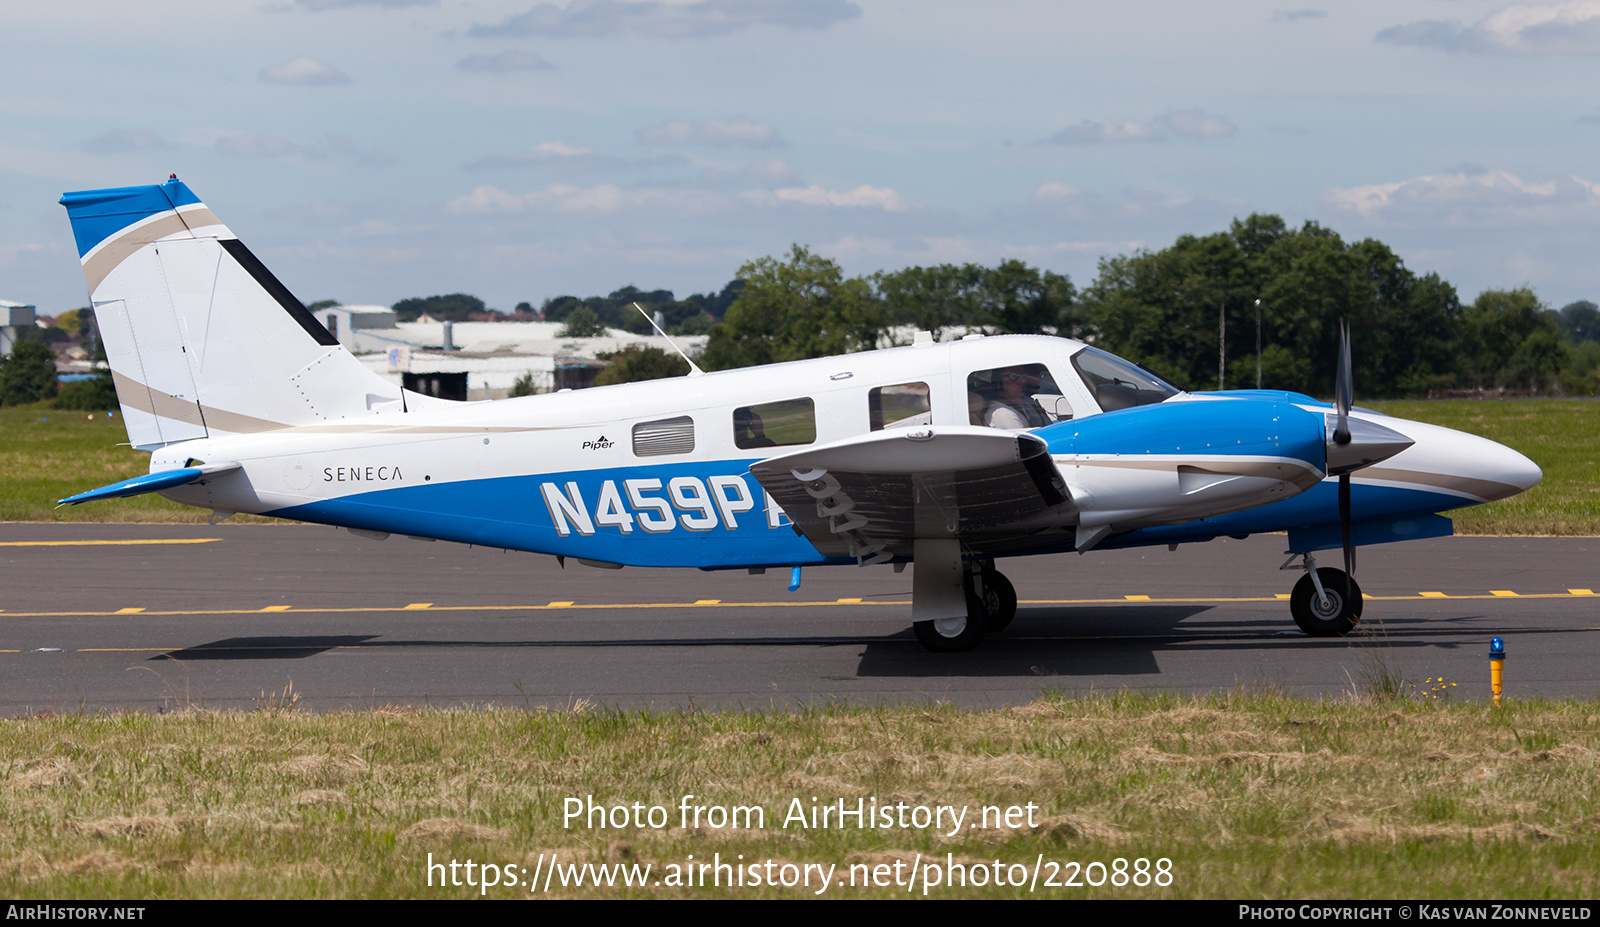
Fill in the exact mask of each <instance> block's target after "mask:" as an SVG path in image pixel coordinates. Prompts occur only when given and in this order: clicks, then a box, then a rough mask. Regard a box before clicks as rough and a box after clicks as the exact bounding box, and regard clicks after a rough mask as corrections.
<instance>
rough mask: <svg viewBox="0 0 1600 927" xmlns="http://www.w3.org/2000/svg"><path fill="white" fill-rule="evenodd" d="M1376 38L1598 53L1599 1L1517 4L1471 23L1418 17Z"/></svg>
mask: <svg viewBox="0 0 1600 927" xmlns="http://www.w3.org/2000/svg"><path fill="white" fill-rule="evenodd" d="M1375 39H1376V41H1379V42H1387V43H1389V44H1392V45H1416V46H1421V47H1424V48H1441V49H1444V50H1445V51H1451V52H1468V53H1472V54H1480V55H1600V0H1576V2H1571V3H1546V4H1525V3H1519V4H1516V5H1514V6H1508V7H1504V8H1502V9H1499V10H1496V11H1495V12H1493V13H1490V14H1489V15H1488V16H1485V17H1484V18H1482V19H1480V20H1478V21H1477V22H1475V23H1473V24H1472V25H1470V26H1466V25H1463V24H1462V23H1460V22H1458V21H1455V20H1441V19H1422V20H1417V21H1415V22H1409V23H1405V24H1403V25H1399V26H1391V27H1390V28H1388V29H1385V30H1383V31H1382V32H1379V33H1378V34H1377V36H1376V37H1375Z"/></svg>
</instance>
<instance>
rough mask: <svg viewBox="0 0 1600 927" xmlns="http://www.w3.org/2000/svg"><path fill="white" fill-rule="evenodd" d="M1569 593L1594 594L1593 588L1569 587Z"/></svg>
mask: <svg viewBox="0 0 1600 927" xmlns="http://www.w3.org/2000/svg"><path fill="white" fill-rule="evenodd" d="M1567 593H1568V594H1569V595H1594V590H1593V589H1568V590H1567Z"/></svg>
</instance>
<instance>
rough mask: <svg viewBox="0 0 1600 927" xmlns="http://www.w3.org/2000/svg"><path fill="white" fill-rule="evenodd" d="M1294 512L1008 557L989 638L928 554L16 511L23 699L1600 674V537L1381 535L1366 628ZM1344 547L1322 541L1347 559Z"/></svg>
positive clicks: (594, 699)
mask: <svg viewBox="0 0 1600 927" xmlns="http://www.w3.org/2000/svg"><path fill="white" fill-rule="evenodd" d="M1283 543H1284V538H1283V537H1282V536H1273V535H1263V536H1256V537H1252V538H1248V539H1246V540H1242V541H1238V540H1226V539H1219V540H1216V541H1212V542H1210V543H1207V544H1196V545H1188V546H1184V547H1180V548H1179V549H1178V550H1177V551H1168V550H1167V549H1166V548H1155V549H1150V550H1137V551H1121V552H1115V551H1113V552H1105V553H1090V554H1088V555H1084V556H1078V555H1071V554H1069V555H1056V556H1047V557H1024V558H1016V559H1013V560H1008V561H1003V562H1002V564H1001V567H1002V569H1003V570H1004V571H1005V572H1006V574H1007V575H1008V576H1009V577H1010V578H1011V579H1012V581H1013V583H1014V584H1015V586H1016V587H1017V591H1018V595H1019V597H1020V598H1021V599H1022V605H1021V608H1020V610H1019V612H1018V617H1017V619H1016V621H1015V622H1014V623H1013V625H1012V626H1011V628H1010V629H1008V630H1007V631H1005V632H1004V633H1001V634H995V635H991V636H990V637H989V638H988V639H986V640H985V641H984V643H983V645H982V646H981V647H980V648H979V649H978V650H977V651H975V652H972V653H966V654H931V653H928V652H926V651H924V650H923V649H922V648H921V647H920V646H919V645H918V644H917V643H916V641H915V640H914V639H913V638H912V636H911V634H910V631H909V621H910V588H911V582H910V580H911V576H910V573H909V572H907V573H901V574H896V573H894V572H893V571H892V570H891V569H890V568H888V567H883V566H879V567H870V568H866V569H856V568H850V567H832V568H813V569H807V570H806V571H805V573H804V581H803V583H802V585H801V587H800V590H799V591H798V592H794V593H790V592H788V591H786V588H785V587H786V585H787V583H788V580H789V575H788V571H786V570H785V571H781V572H780V571H771V572H768V573H766V574H764V575H749V574H747V573H745V572H742V571H741V572H719V573H704V572H700V571H696V570H651V569H634V568H629V569H624V570H621V571H608V570H596V569H591V568H588V567H584V566H580V565H578V564H577V563H575V562H572V561H568V562H567V564H566V567H565V569H563V568H561V567H560V566H558V565H557V563H556V561H555V560H554V558H551V557H544V556H536V555H531V554H522V553H516V552H511V553H506V552H502V551H500V550H498V549H484V548H469V547H465V546H461V545H456V544H449V543H445V542H437V543H427V542H420V541H416V540H412V539H408V538H402V537H392V538H389V539H387V540H384V541H377V540H372V539H369V538H363V537H357V536H354V535H351V534H349V533H347V532H344V531H341V530H337V529H332V528H324V527H315V526H306V525H282V526H276V525H238V526H235V525H217V526H209V527H208V526H199V525H194V526H160V525H49V524H5V525H0V564H3V568H4V574H3V577H4V578H3V580H0V713H3V714H6V715H13V716H14V715H19V714H26V713H30V712H36V711H74V710H80V709H85V708H87V709H95V710H102V709H133V710H157V711H159V710H167V709H173V708H180V707H183V706H186V705H187V706H202V707H210V708H218V709H249V708H254V707H256V706H258V705H261V704H263V703H270V702H272V701H274V700H281V699H283V698H284V693H285V691H286V690H288V691H289V692H290V693H291V694H292V695H293V696H298V698H299V701H298V704H299V705H300V706H301V707H302V708H311V709H315V710H332V709H339V708H355V707H369V706H382V705H399V704H405V705H416V704H431V705H436V706H451V705H464V704H470V705H485V704H498V705H512V706H524V705H528V706H568V705H573V704H576V703H578V702H580V701H581V702H586V703H592V704H599V705H616V706H625V707H656V708H671V707H685V706H691V705H693V706H700V707H707V708H711V707H716V708H736V707H747V708H771V707H785V706H791V707H792V706H796V705H802V704H817V703H824V702H828V701H840V702H852V703H855V702H866V703H877V702H890V701H908V700H910V701H949V702H953V703H956V704H960V705H964V706H971V707H982V706H993V705H1002V704H1016V703H1022V702H1027V701H1031V700H1033V699H1035V698H1038V697H1039V695H1040V694H1041V693H1042V692H1045V691H1047V690H1062V691H1067V692H1075V693H1082V692H1089V691H1101V692H1104V691H1114V690H1117V689H1123V688H1134V689H1147V690H1170V691H1181V692H1205V691H1217V690H1230V689H1234V688H1240V687H1244V688H1249V687H1268V686H1270V687H1275V688H1277V689H1280V690H1285V691H1290V692H1295V693H1300V694H1307V695H1340V694H1344V693H1349V692H1352V691H1358V690H1360V689H1361V688H1362V687H1363V686H1366V685H1369V684H1370V680H1372V679H1374V678H1376V677H1377V676H1380V675H1383V674H1385V673H1389V674H1399V675H1401V676H1403V677H1404V678H1405V679H1407V680H1409V681H1411V682H1416V683H1418V684H1421V683H1422V681H1423V680H1425V679H1436V678H1438V677H1444V678H1445V679H1446V680H1447V681H1449V682H1454V683H1456V686H1455V687H1453V688H1451V689H1450V694H1451V695H1452V696H1453V697H1456V698H1483V697H1486V696H1487V695H1488V662H1487V659H1486V657H1485V653H1486V651H1487V649H1488V644H1489V639H1490V638H1491V637H1494V636H1500V637H1503V638H1504V639H1505V642H1506V647H1507V651H1508V657H1507V663H1506V680H1507V688H1506V693H1507V695H1508V696H1510V697H1512V698H1525V697H1533V696H1543V697H1561V696H1569V695H1575V696H1585V697H1595V696H1597V695H1600V597H1597V596H1596V595H1595V593H1596V592H1597V591H1600V562H1597V555H1600V538H1444V539H1439V540H1433V541H1420V542H1413V543H1408V544H1395V545H1387V546H1380V547H1370V548H1363V549H1362V550H1361V552H1360V554H1361V559H1360V563H1359V570H1358V572H1357V576H1358V578H1359V580H1360V582H1361V586H1362V588H1363V589H1364V590H1365V592H1366V595H1367V604H1366V613H1365V618H1364V621H1363V625H1362V628H1361V629H1360V630H1359V631H1358V632H1357V633H1356V634H1353V635H1351V636H1350V637H1348V638H1342V639H1333V640H1322V639H1312V638H1308V637H1306V636H1304V635H1302V634H1301V633H1299V631H1298V630H1297V629H1296V628H1295V626H1294V624H1293V623H1292V621H1291V620H1290V619H1289V615H1288V603H1287V601H1286V599H1287V595H1288V593H1289V590H1290V588H1291V587H1292V585H1293V583H1294V581H1295V580H1296V579H1298V577H1299V574H1298V573H1297V572H1295V573H1291V572H1280V571H1279V570H1278V566H1279V564H1280V563H1282V562H1283V560H1284V556H1283V554H1282V549H1283ZM1338 559H1339V554H1338V552H1337V551H1334V552H1330V554H1329V555H1327V556H1326V557H1325V558H1324V559H1323V560H1322V563H1323V565H1336V564H1337V561H1338Z"/></svg>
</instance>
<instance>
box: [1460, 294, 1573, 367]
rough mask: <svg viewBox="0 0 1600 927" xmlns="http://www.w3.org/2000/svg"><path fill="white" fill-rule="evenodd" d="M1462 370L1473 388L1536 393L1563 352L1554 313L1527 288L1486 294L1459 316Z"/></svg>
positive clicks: (1558, 364)
mask: <svg viewBox="0 0 1600 927" xmlns="http://www.w3.org/2000/svg"><path fill="white" fill-rule="evenodd" d="M1460 352H1461V369H1462V372H1463V373H1464V374H1465V376H1466V377H1467V378H1468V380H1469V381H1470V382H1471V383H1473V384H1474V385H1476V386H1481V387H1484V388H1493V387H1501V386H1508V387H1514V388H1519V389H1528V390H1534V391H1540V390H1543V389H1546V388H1548V386H1549V385H1550V380H1551V379H1552V378H1553V377H1554V376H1555V375H1556V374H1557V373H1558V371H1559V370H1560V367H1561V362H1562V360H1563V359H1564V354H1563V351H1562V348H1561V336H1560V326H1559V324H1558V323H1557V321H1556V315H1555V313H1552V312H1547V311H1546V310H1545V307H1544V306H1543V305H1542V304H1540V302H1539V297H1538V296H1536V295H1534V292H1533V291H1532V290H1530V289H1528V288H1526V287H1522V288H1519V289H1515V290H1484V291H1483V292H1482V293H1479V294H1478V298H1477V299H1475V300H1473V301H1472V305H1470V306H1468V307H1466V309H1465V310H1463V312H1462V314H1461V340H1460Z"/></svg>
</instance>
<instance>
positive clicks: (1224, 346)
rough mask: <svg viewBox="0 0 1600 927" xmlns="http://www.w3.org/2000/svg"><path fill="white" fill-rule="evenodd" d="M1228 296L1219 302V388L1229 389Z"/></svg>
mask: <svg viewBox="0 0 1600 927" xmlns="http://www.w3.org/2000/svg"><path fill="white" fill-rule="evenodd" d="M1227 371H1228V297H1226V296H1224V297H1222V301H1221V302H1219V303H1217V389H1218V390H1219V391H1220V390H1225V389H1227V388H1228V387H1227V385H1226V384H1227V382H1228V376H1227Z"/></svg>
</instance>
